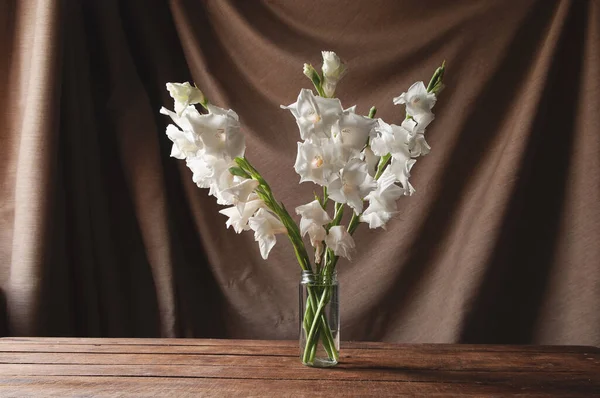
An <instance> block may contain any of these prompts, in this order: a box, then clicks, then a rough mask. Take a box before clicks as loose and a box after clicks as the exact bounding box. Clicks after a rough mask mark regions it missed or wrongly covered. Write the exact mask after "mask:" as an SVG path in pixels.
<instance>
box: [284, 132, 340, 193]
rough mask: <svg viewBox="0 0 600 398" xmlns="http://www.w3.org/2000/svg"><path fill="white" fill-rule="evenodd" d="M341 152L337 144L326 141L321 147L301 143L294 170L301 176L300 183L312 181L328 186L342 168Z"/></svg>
mask: <svg viewBox="0 0 600 398" xmlns="http://www.w3.org/2000/svg"><path fill="white" fill-rule="evenodd" d="M340 158H341V155H340V150H339V148H338V146H336V145H335V144H333V143H331V142H329V141H327V140H324V142H323V143H322V144H321V145H316V144H314V143H312V142H299V143H298V154H297V156H296V163H295V164H294V170H296V173H298V174H299V175H300V182H305V181H312V182H314V183H315V184H318V185H321V186H323V185H327V183H328V181H329V177H330V176H331V174H332V173H334V172H336V171H338V170H339V169H340V167H341V165H340V164H339V163H340V160H341V159H340Z"/></svg>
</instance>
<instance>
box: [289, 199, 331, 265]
mask: <svg viewBox="0 0 600 398" xmlns="http://www.w3.org/2000/svg"><path fill="white" fill-rule="evenodd" d="M296 214H298V215H299V216H300V217H301V219H300V234H301V235H302V236H303V237H304V236H305V235H306V234H307V233H308V236H309V237H310V244H311V245H312V246H313V247H314V248H315V262H316V263H319V262H320V261H321V255H322V254H323V241H324V240H325V236H326V235H327V232H326V231H325V228H323V226H324V225H325V224H327V223H329V222H331V218H330V217H329V214H327V212H326V211H325V210H323V208H322V207H321V204H320V203H319V202H318V201H317V200H313V201H312V202H310V203H307V204H305V205H302V206H298V207H296Z"/></svg>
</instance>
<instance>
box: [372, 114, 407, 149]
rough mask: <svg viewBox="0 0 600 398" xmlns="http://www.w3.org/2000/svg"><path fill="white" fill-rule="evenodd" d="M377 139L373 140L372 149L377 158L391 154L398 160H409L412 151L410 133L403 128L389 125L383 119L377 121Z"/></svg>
mask: <svg viewBox="0 0 600 398" xmlns="http://www.w3.org/2000/svg"><path fill="white" fill-rule="evenodd" d="M377 122H378V124H377V127H376V128H375V130H374V131H375V134H376V135H375V137H373V139H372V140H371V149H372V150H373V153H374V154H375V155H377V156H385V155H387V154H388V153H391V154H392V156H394V157H398V158H405V157H406V158H409V157H410V150H409V147H408V141H409V136H410V132H409V131H408V130H406V129H405V128H404V127H402V126H396V125H395V124H387V123H386V122H384V121H383V120H382V119H378V120H377Z"/></svg>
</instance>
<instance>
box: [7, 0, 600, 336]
mask: <svg viewBox="0 0 600 398" xmlns="http://www.w3.org/2000/svg"><path fill="white" fill-rule="evenodd" d="M0 26H1V27H2V28H1V29H0V54H1V57H0V90H1V93H0V94H1V95H0V133H1V135H0V178H1V179H0V183H1V186H0V223H1V224H0V226H1V230H0V286H1V290H2V305H1V306H0V308H2V309H3V316H2V320H1V321H0V325H2V329H3V330H2V332H3V333H4V334H10V335H78V336H138V337H139V336H171V337H175V336H198V337H208V336H210V337H232V338H274V339H283V338H286V339H288V338H289V339H292V338H295V337H296V333H297V283H298V276H299V268H298V266H297V265H296V264H295V261H294V256H293V255H292V251H291V248H290V246H289V244H288V243H287V242H286V241H285V240H284V239H280V240H279V243H278V245H277V246H276V247H275V249H274V250H273V252H272V253H271V256H270V257H269V260H268V261H266V262H264V261H262V260H261V259H260V255H259V252H258V247H257V245H256V244H255V242H254V241H253V236H252V234H251V233H245V234H242V235H236V234H235V233H234V232H233V231H232V230H226V229H225V225H224V223H225V217H224V216H222V215H220V214H218V213H217V211H218V209H219V206H217V205H216V203H215V202H214V199H213V198H211V197H208V196H207V192H206V191H204V190H200V189H198V188H196V187H195V185H194V184H193V182H192V181H191V173H190V171H189V170H187V169H186V168H185V165H184V163H183V162H181V161H177V160H175V159H172V158H169V152H170V142H169V141H168V139H167V138H166V136H165V134H164V129H165V126H166V124H167V123H168V119H167V118H166V117H164V116H162V115H159V113H158V110H159V108H160V107H161V106H163V105H165V106H169V107H170V106H172V102H171V100H170V98H169V97H168V93H167V92H166V90H165V86H164V84H165V82H167V81H186V80H194V81H195V82H197V84H198V85H199V86H200V87H202V88H203V90H204V91H205V93H206V94H207V95H208V97H209V98H210V99H211V100H212V102H214V103H216V104H217V105H220V106H223V107H231V108H233V109H235V110H236V111H237V112H238V113H239V114H240V116H241V118H242V120H243V125H244V126H245V133H246V135H247V142H248V150H247V156H248V158H249V159H250V160H251V161H252V162H253V163H254V164H255V165H256V166H257V167H258V168H259V169H260V170H261V171H263V172H264V175H265V176H266V178H267V179H268V180H269V181H270V182H271V185H272V186H273V188H274V190H275V192H276V195H277V196H278V198H279V199H280V200H282V201H283V202H284V203H286V205H287V207H288V208H290V209H292V208H294V207H295V206H297V205H299V204H302V203H305V202H307V201H309V200H310V195H311V193H312V190H313V188H314V187H313V186H312V185H311V184H308V183H307V184H302V185H301V186H299V185H297V182H298V176H297V175H296V174H295V173H294V171H293V168H292V165H293V160H294V158H295V151H296V145H295V143H296V141H297V140H298V132H297V129H296V126H295V123H294V120H293V118H292V117H291V116H290V115H289V114H288V113H287V112H285V111H282V110H280V109H279V104H289V103H291V102H294V100H295V98H296V96H297V93H298V91H299V89H300V88H302V87H309V82H308V80H307V79H306V78H305V77H304V76H303V75H302V73H301V70H302V64H303V63H304V62H312V63H313V64H315V65H316V64H319V63H320V50H324V49H327V50H329V49H331V50H334V51H336V52H337V53H338V54H340V55H341V56H342V57H343V58H344V59H345V60H346V61H347V63H348V65H349V68H350V72H349V74H348V75H347V77H346V78H345V79H344V81H343V82H342V83H341V85H340V87H339V89H338V95H339V97H340V98H341V99H342V102H343V104H344V105H345V106H350V105H352V104H358V110H359V111H360V112H362V113H366V112H367V111H368V109H369V107H370V106H371V105H376V106H377V107H378V108H379V113H378V116H381V117H383V118H384V119H386V120H387V121H388V122H396V123H399V121H400V120H401V114H400V109H399V107H394V106H393V105H392V103H391V98H392V97H393V96H396V95H398V94H399V93H401V92H402V91H404V90H405V89H406V88H407V87H408V86H409V85H410V84H411V83H412V82H413V81H416V80H425V79H428V78H429V76H430V75H431V73H432V72H433V70H434V69H435V67H436V66H437V65H438V64H439V63H440V62H441V61H442V60H444V59H445V60H447V63H448V70H447V78H446V83H447V89H446V90H445V91H444V92H443V93H442V95H441V98H440V100H439V101H438V104H437V105H436V108H435V111H436V114H437V119H436V121H435V122H434V124H433V125H432V126H431V128H430V129H429V142H430V144H431V145H432V147H433V151H432V152H431V154H430V155H428V156H427V157H425V158H423V159H422V160H420V161H419V162H418V163H417V166H416V167H415V169H414V170H413V171H414V172H413V179H412V181H413V185H414V186H415V187H416V189H417V194H416V195H415V196H413V197H411V198H405V199H402V200H401V201H400V203H399V206H400V209H401V212H400V215H399V216H398V217H397V218H396V219H394V220H393V221H392V222H391V223H390V224H389V226H388V231H387V232H384V231H381V230H376V231H370V230H368V228H366V227H365V226H362V227H361V228H360V229H359V231H358V232H357V234H356V238H357V241H358V242H360V247H359V250H358V253H357V255H356V258H355V260H354V262H352V263H349V262H346V261H343V262H341V263H340V264H339V274H340V280H341V289H342V290H341V292H342V301H341V306H342V325H343V326H342V336H343V339H362V340H384V341H397V342H401V341H402V342H473V343H483V342H486V343H542V344H593V345H600V112H599V110H600V2H599V1H594V0H591V1H585V0H578V1H568V0H564V1H548V0H528V1H518V2H517V1H510V2H509V1H504V0H497V1H491V0H487V1H471V0H465V1H420V0H414V1H393V0H390V1H384V0H378V1H373V0H370V1H351V0H346V1H341V0H338V1H333V0H328V1H262V2H259V1H216V0H213V1H192V0H180V1H176V0H172V1H170V2H169V1H165V2H161V1H148V0H129V1H117V0H102V1H100V0H98V1H92V0H88V1H79V0H64V1H58V0H56V1H52V0H3V1H1V2H0Z"/></svg>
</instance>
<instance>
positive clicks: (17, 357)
mask: <svg viewBox="0 0 600 398" xmlns="http://www.w3.org/2000/svg"><path fill="white" fill-rule="evenodd" d="M525 361H527V362H525ZM298 363H299V358H298V357H277V359H276V360H274V359H273V357H270V356H266V355H210V354H202V355H194V354H148V353H146V354H138V353H117V354H110V355H107V354H104V353H101V354H98V353H94V354H90V353H75V354H73V353H29V352H16V353H0V367H1V366H2V364H74V365H145V364H154V365H218V366H238V365H244V366H273V365H274V364H275V366H294V365H297V364H298ZM340 366H343V367H345V368H353V369H361V368H369V367H376V368H385V369H407V370H411V369H412V370H415V369H424V370H460V371H489V372H492V371H531V372H545V371H548V372H586V371H589V372H597V373H598V374H600V358H599V357H598V356H593V355H592V356H588V355H586V354H568V355H563V356H562V357H561V358H555V357H553V358H550V359H547V358H546V359H544V357H543V356H541V355H538V356H529V357H525V358H523V357H515V356H510V355H508V354H507V355H506V356H505V357H499V358H498V357H496V358H489V357H487V358H486V357H482V356H471V355H468V354H463V355H462V356H461V358H458V359H457V358H456V357H448V356H446V357H445V358H442V357H441V356H436V357H431V356H405V355H397V356H386V357H375V358H374V357H369V356H367V355H365V354H363V355H362V356H354V357H350V356H348V355H344V354H343V353H342V357H341V363H340Z"/></svg>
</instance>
